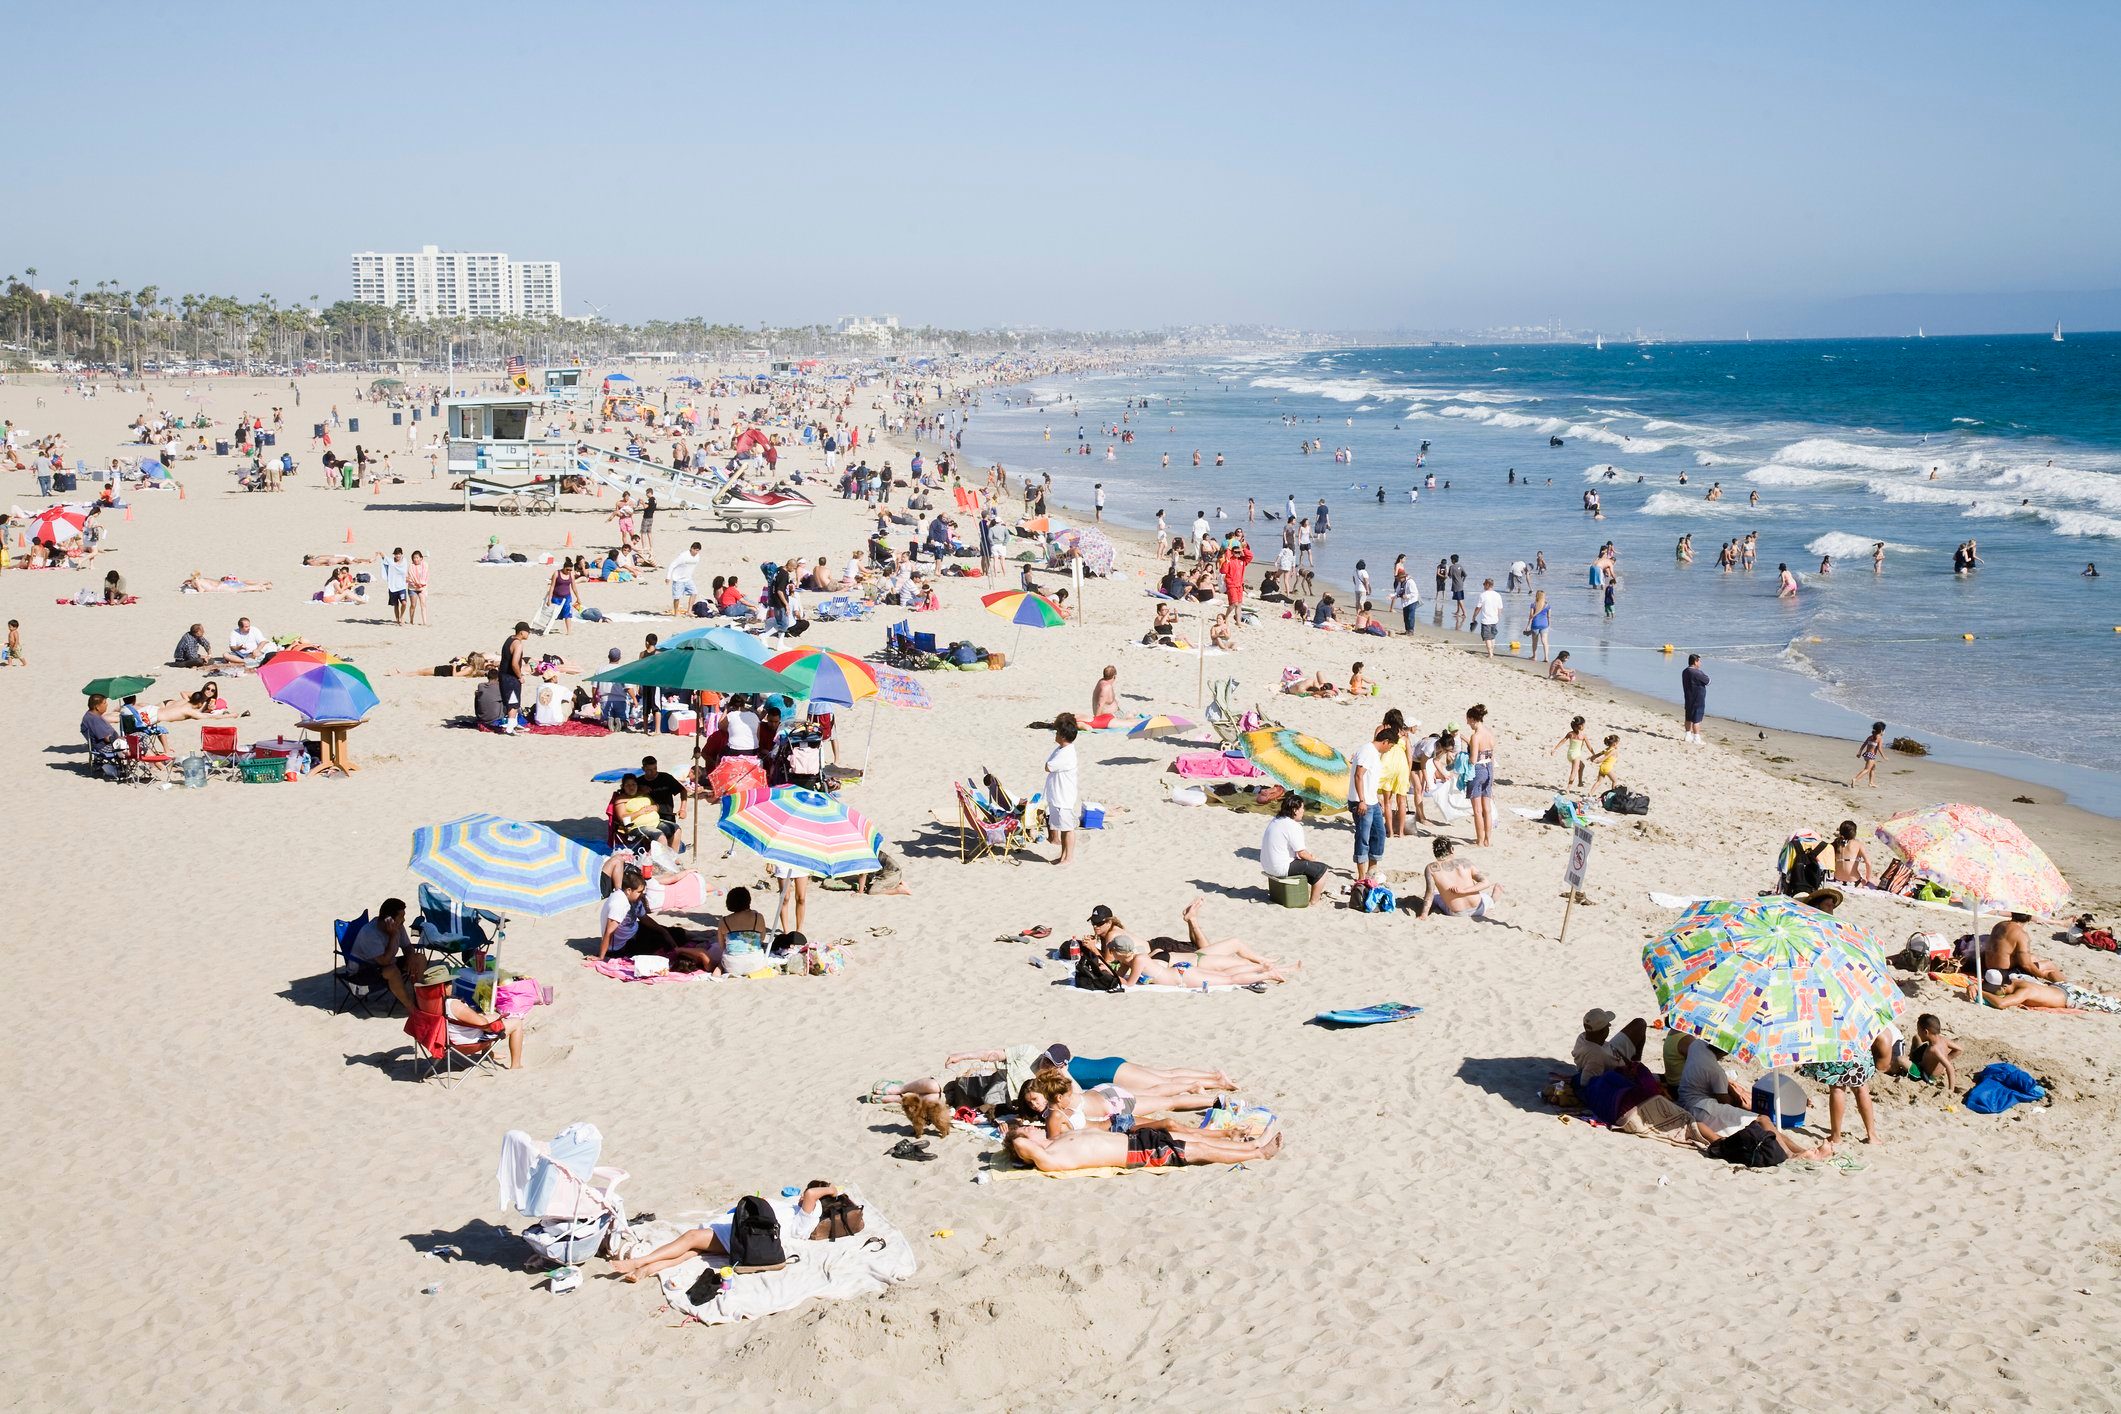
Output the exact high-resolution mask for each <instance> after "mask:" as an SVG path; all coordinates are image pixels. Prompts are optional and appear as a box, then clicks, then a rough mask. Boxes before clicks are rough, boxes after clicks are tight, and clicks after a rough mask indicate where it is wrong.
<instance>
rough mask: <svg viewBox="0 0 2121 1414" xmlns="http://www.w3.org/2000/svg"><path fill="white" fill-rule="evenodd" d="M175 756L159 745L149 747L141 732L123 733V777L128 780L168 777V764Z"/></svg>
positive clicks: (163, 778) (159, 779)
mask: <svg viewBox="0 0 2121 1414" xmlns="http://www.w3.org/2000/svg"><path fill="white" fill-rule="evenodd" d="M176 759H177V758H176V757H175V756H173V755H171V754H170V753H169V752H167V751H164V750H162V749H161V747H160V746H159V745H158V746H154V747H150V746H149V745H148V743H147V738H146V735H145V734H144V733H142V732H127V733H126V734H125V779H126V780H128V781H166V780H168V779H169V777H170V769H169V768H170V766H171V764H172V763H173V762H175V761H176Z"/></svg>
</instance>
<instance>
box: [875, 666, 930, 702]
mask: <svg viewBox="0 0 2121 1414" xmlns="http://www.w3.org/2000/svg"><path fill="white" fill-rule="evenodd" d="M870 671H871V672H873V673H875V674H876V700H877V701H879V702H888V703H889V704H891V705H892V706H893V707H907V708H912V709H914V710H916V711H922V712H925V711H927V710H928V709H929V708H931V707H933V706H934V705H935V699H934V698H932V697H930V696H929V695H928V689H927V688H925V687H922V686H921V682H920V679H919V678H916V677H914V676H913V675H912V674H911V673H902V672H899V671H897V670H896V669H893V668H872V669H871V670H870Z"/></svg>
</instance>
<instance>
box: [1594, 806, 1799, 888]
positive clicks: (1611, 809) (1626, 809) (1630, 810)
mask: <svg viewBox="0 0 2121 1414" xmlns="http://www.w3.org/2000/svg"><path fill="white" fill-rule="evenodd" d="M1598 803H1599V804H1600V805H1603V806H1604V807H1605V808H1606V811H1607V813H1608V814H1612V815H1647V814H1649V813H1650V798H1649V797H1648V796H1646V795H1644V794H1643V793H1642V792H1641V791H1637V790H1629V789H1628V788H1627V787H1626V786H1614V787H1613V788H1612V789H1611V790H1609V791H1607V792H1606V793H1605V794H1604V795H1602V796H1600V797H1599V800H1598ZM1815 877H1816V876H1815ZM1813 887H1814V888H1817V887H1818V885H1817V884H1814V885H1813Z"/></svg>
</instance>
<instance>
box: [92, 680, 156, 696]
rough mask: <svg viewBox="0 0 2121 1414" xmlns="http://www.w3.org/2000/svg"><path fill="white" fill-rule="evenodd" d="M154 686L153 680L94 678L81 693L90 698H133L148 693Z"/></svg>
mask: <svg viewBox="0 0 2121 1414" xmlns="http://www.w3.org/2000/svg"><path fill="white" fill-rule="evenodd" d="M154 685H155V680H154V679H153V678H143V677H122V678H94V679H91V680H90V682H89V684H88V686H87V687H84V688H82V689H81V691H82V693H83V694H84V695H85V696H88V697H131V696H134V695H135V694H137V693H142V692H145V691H147V690H148V689H149V688H151V687H153V686H154Z"/></svg>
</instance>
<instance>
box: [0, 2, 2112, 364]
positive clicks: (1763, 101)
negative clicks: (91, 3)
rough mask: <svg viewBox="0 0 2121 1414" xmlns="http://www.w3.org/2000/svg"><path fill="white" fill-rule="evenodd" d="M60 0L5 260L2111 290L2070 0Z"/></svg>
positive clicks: (1242, 289) (1566, 311)
mask: <svg viewBox="0 0 2121 1414" xmlns="http://www.w3.org/2000/svg"><path fill="white" fill-rule="evenodd" d="M97 13H98V16H99V19H98V21H97V22H96V23H95V24H93V25H90V24H86V23H84V22H82V20H81V18H80V16H81V14H82V12H81V11H80V10H79V9H78V8H69V7H65V6H52V5H38V6H32V7H26V8H25V9H23V10H21V11H18V12H15V13H14V14H13V16H12V17H11V19H10V22H9V36H10V37H9V42H8V49H9V52H10V55H11V62H10V73H9V81H8V96H9V99H10V100H11V101H10V104H9V106H10V108H11V109H12V110H13V112H14V115H15V131H16V133H17V139H18V140H17V141H16V142H14V143H12V144H10V152H9V157H8V161H7V163H6V164H5V165H6V177H5V182H4V190H5V193H6V205H7V209H8V217H9V219H8V220H7V222H6V225H7V228H8V229H7V234H6V235H5V236H4V237H0V264H4V265H5V266H6V267H7V270H19V269H20V268H21V267H23V266H30V265H34V266H36V267H37V268H38V270H39V271H40V275H39V283H40V284H43V285H46V286H53V285H61V286H63V284H64V283H65V281H66V280H67V279H69V278H73V277H79V278H80V279H81V280H82V283H83V284H84V285H87V284H92V283H93V282H94V281H95V280H97V279H103V278H110V279H115V280H117V281H119V282H121V283H123V284H125V285H127V286H136V285H140V284H145V283H154V284H157V285H161V286H163V287H164V288H174V289H179V290H183V289H190V290H202V291H204V290H213V291H224V292H231V293H240V294H242V295H245V296H246V297H248V296H254V295H256V294H258V293H259V292H261V291H265V290H269V291H271V292H272V293H273V294H275V295H277V296H280V297H282V298H286V299H306V298H307V297H308V296H309V295H310V294H312V293H316V294H321V295H322V296H323V297H324V299H325V300H326V301H327V302H329V301H330V300H332V299H335V298H341V297H343V296H344V295H345V294H346V293H347V286H348V273H347V259H346V257H347V254H348V253H349V252H350V251H353V250H357V249H371V248H373V249H402V248H406V247H416V246H418V245H420V244H423V243H426V242H435V243H438V244H441V245H443V246H445V247H449V246H454V247H459V248H471V249H487V250H491V249H496V248H498V249H503V250H506V251H508V252H509V253H510V254H512V255H515V256H517V257H518V258H524V257H553V258H558V259H560V260H562V261H564V262H565V267H566V269H565V279H566V293H567V296H568V303H569V306H570V312H582V311H583V310H584V309H585V303H584V302H585V301H594V302H595V303H597V304H599V305H603V306H605V308H606V310H607V312H608V313H609V314H610V315H611V316H612V317H615V318H617V317H630V318H641V317H648V316H654V315H667V316H673V317H682V316H686V315H692V314H699V315H704V316H706V317H709V318H714V319H725V320H730V321H735V322H743V323H753V322H756V321H759V320H768V321H773V322H777V323H780V322H803V321H812V320H829V319H832V318H835V317H837V316H839V315H842V314H847V313H853V312H857V311H891V312H895V313H897V314H899V315H901V316H902V317H904V318H906V319H909V320H914V321H920V320H928V321H932V322H935V323H938V324H946V325H975V324H989V323H1001V322H1011V321H1014V322H1039V323H1048V324H1061V325H1068V326H1072V327H1119V326H1132V325H1160V324H1164V323H1169V322H1192V321H1209V320H1229V321H1249V320H1260V321H1271V322H1276V323H1282V324H1293V325H1302V326H1307V327H1314V328H1322V327H1342V328H1345V327H1361V328H1383V327H1441V326H1447V325H1487V324H1492V323H1515V322H1532V321H1540V320H1544V319H1546V318H1549V317H1559V318H1561V319H1562V320H1563V321H1565V322H1567V323H1571V324H1575V325H1579V326H1582V325H1590V324H1601V325H1604V326H1606V327H1613V328H1618V327H1624V326H1627V325H1632V324H1634V323H1636V322H1645V323H1651V324H1662V325H1664V326H1667V327H1671V328H1674V329H1678V330H1681V331H1684V332H1693V333H1703V334H1713V333H1719V332H1735V326H1736V325H1737V324H1739V323H1747V324H1757V323H1758V321H1759V318H1760V317H1761V316H1760V315H1758V314H1756V311H1766V312H1768V313H1767V315H1766V317H1768V318H1769V319H1770V320H1772V318H1773V317H1774V315H1773V313H1772V312H1773V311H1782V312H1783V313H1784V314H1785V315H1787V317H1788V318H1789V319H1791V320H1793V321H1800V322H1801V321H1803V320H1812V321H1814V322H1816V321H1819V320H1826V321H1827V322H1831V321H1832V320H1833V318H1834V317H1835V316H1834V315H1833V314H1832V313H1831V309H1832V308H1833V306H1832V305H1831V303H1830V302H1832V301H1835V300H1840V299H1847V298H1853V297H1860V296H1867V295H1875V294H1890V293H1895V292H1902V291H1934V292H1939V293H1944V294H1979V293H1986V292H1999V291H2001V292H2009V291H2029V290H2039V291H2048V290H2055V291H2076V290H2097V289H2113V288H2116V287H2121V237H2117V234H2116V233H2117V232H2121V182H2117V181H2116V180H2115V174H2116V171H2117V165H2121V163H2117V158H2121V83H2117V82H2116V78H2115V75H2116V73H2117V72H2121V7H2116V6H2113V5H2111V4H2068V3H2054V4H2026V5H2010V6H2005V5H1994V4H1986V5H1982V4H1957V3H1940V4H1924V5H1915V4H1857V5H1849V4H1828V5H1800V4H1778V5H1758V6H1742V7H1741V6H1721V5H1702V4H1698V3H1694V4H1670V5H1667V4H1647V3H1645V4H1629V5H1585V4H1552V5H1548V4H1530V3H1526V4H1471V3H1457V4H1450V5H1436V6H1430V5H1413V4H1407V5H1376V6H1365V5H1340V4H1314V5H1302V6H1297V5H1281V6H1263V5H1258V6H1256V5H1248V4H1241V3H1230V4H1220V5H1208V4H1200V5H1179V4H1173V5H1143V4H1130V5H1124V6H1119V5H1111V6H1107V5H1087V4H1077V5H1069V6H1055V5H1041V6H1036V7H1016V6H996V5H984V6H970V5H967V6H957V5H951V4H942V3H934V4H924V5H905V6H901V5H883V4H872V5H852V4H849V5H804V4H799V3H788V4H777V3H771V0H754V3H752V4H749V5H744V6H726V7H725V6H706V5H662V6H633V5H608V6H595V5H585V4H580V3H574V4H565V5H554V4H544V3H533V2H532V0H525V2H524V3H516V4H509V5H498V4H490V5H478V6H471V5H457V4H451V3H448V0H439V3H436V2H435V0H430V3H427V4H423V5H417V6H415V5H403V4H397V3H375V4H363V5H356V6H346V5H306V4H295V5H290V4H285V3H281V4H275V5H271V6H264V5H250V4H213V3H209V4H204V5H179V6H166V5H160V4H157V5H140V4H119V5H113V6H102V7H98V10H97ZM132 56H137V57H138V58H139V59H140V60H141V61H142V62H141V64H140V69H141V72H140V74H139V76H138V77H136V78H135V77H128V74H127V70H128V68H129V67H131V63H130V59H131V57H132ZM612 193H617V194H622V195H620V196H618V197H617V198H614V197H613V196H611V195H609V194H612ZM599 194H604V195H599ZM5 273H7V271H6V270H0V274H5ZM2070 314H2071V311H2070V310H2068V309H2059V310H2058V311H2057V313H2056V317H2061V318H2068V317H2070ZM2072 322H2073V323H2079V324H2081V323H2082V322H2083V321H2081V320H2072ZM1807 331H1809V332H1832V331H1831V330H1825V329H1820V330H1799V329H1796V328H1794V327H1793V328H1792V329H1790V330H1789V332H1807Z"/></svg>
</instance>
